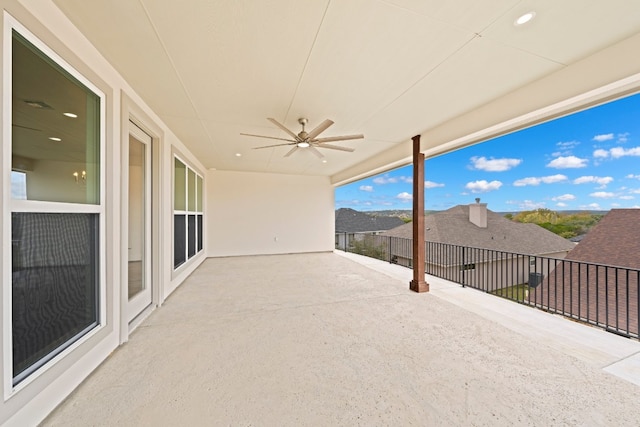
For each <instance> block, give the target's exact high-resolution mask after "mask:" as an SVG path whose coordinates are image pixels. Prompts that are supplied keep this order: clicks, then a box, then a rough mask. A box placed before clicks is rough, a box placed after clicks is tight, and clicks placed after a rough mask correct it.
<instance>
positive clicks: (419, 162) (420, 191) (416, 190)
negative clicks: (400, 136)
mask: <svg viewBox="0 0 640 427" xmlns="http://www.w3.org/2000/svg"><path fill="white" fill-rule="evenodd" d="M412 140H413V221H412V223H413V280H412V281H411V282H410V283H409V289H411V290H412V291H414V292H429V284H428V283H427V282H426V281H425V280H424V277H425V275H424V273H425V271H424V263H425V238H424V154H422V153H421V152H420V135H416V136H414V137H413V138H412Z"/></svg>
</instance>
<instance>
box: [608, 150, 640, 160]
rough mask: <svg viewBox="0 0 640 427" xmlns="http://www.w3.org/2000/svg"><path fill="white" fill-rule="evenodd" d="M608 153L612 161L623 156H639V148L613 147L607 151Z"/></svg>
mask: <svg viewBox="0 0 640 427" xmlns="http://www.w3.org/2000/svg"><path fill="white" fill-rule="evenodd" d="M609 152H610V153H611V157H613V158H614V159H618V158H620V157H625V156H640V147H635V148H628V149H625V148H622V147H614V148H612V149H611V150H609Z"/></svg>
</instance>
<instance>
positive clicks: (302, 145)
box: [298, 141, 309, 148]
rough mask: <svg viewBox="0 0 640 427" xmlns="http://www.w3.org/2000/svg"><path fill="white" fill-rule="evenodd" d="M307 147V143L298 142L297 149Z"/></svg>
mask: <svg viewBox="0 0 640 427" xmlns="http://www.w3.org/2000/svg"><path fill="white" fill-rule="evenodd" d="M308 146H309V143H308V142H304V141H303V142H298V147H300V148H307V147H308Z"/></svg>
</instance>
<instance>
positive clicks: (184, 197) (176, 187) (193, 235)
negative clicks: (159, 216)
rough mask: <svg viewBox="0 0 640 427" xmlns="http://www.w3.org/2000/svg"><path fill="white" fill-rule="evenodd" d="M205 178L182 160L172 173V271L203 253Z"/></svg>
mask: <svg viewBox="0 0 640 427" xmlns="http://www.w3.org/2000/svg"><path fill="white" fill-rule="evenodd" d="M202 183H203V180H202V177H201V176H200V175H198V174H197V173H196V172H195V171H194V170H193V169H191V168H190V167H188V166H187V165H186V164H185V163H184V162H182V161H181V160H180V159H179V158H177V157H175V159H174V172H173V268H174V269H177V268H178V267H180V266H181V265H182V264H184V263H185V262H187V261H188V260H189V259H191V258H192V257H194V256H195V255H196V254H197V253H199V252H200V251H201V250H202V249H203V213H202Z"/></svg>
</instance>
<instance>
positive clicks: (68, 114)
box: [62, 113, 78, 119]
mask: <svg viewBox="0 0 640 427" xmlns="http://www.w3.org/2000/svg"><path fill="white" fill-rule="evenodd" d="M62 114H64V115H65V116H67V117H71V118H72V119H76V118H78V115H77V114H73V113H62Z"/></svg>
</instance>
